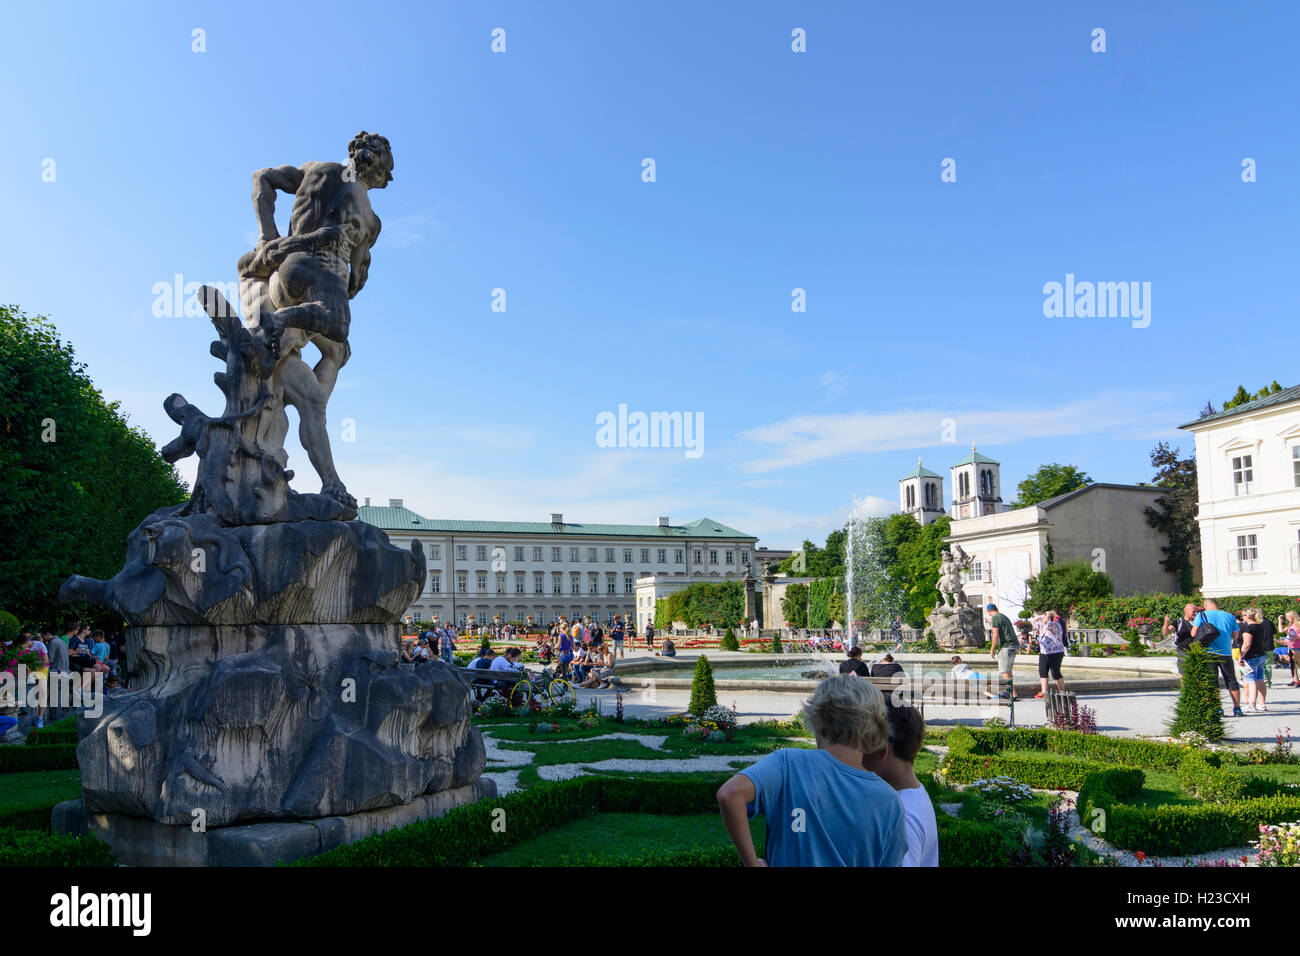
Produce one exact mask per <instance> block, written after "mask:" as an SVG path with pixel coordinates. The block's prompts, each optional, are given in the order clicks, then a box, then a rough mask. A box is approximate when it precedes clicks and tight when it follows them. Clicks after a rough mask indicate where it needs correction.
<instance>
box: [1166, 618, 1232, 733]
mask: <svg viewBox="0 0 1300 956" xmlns="http://www.w3.org/2000/svg"><path fill="white" fill-rule="evenodd" d="M1168 729H1169V735H1170V736H1171V737H1177V736H1178V735H1179V734H1182V733H1186V732H1187V731H1189V730H1194V731H1196V732H1197V733H1199V734H1204V735H1205V737H1206V739H1207V740H1222V739H1223V712H1222V711H1221V710H1220V709H1219V676H1218V672H1217V669H1216V668H1215V667H1214V665H1213V664H1211V662H1210V656H1209V654H1207V653H1206V651H1205V648H1203V647H1201V645H1200V644H1198V643H1196V642H1193V643H1192V646H1191V647H1189V648H1188V649H1187V654H1186V656H1185V657H1184V658H1183V681H1182V686H1181V687H1180V689H1179V691H1178V703H1177V704H1176V705H1175V706H1174V717H1173V720H1172V721H1170V723H1169V728H1168Z"/></svg>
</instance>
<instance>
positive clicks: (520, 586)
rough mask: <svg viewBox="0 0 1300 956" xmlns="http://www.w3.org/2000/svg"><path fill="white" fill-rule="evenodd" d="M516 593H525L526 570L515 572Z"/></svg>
mask: <svg viewBox="0 0 1300 956" xmlns="http://www.w3.org/2000/svg"><path fill="white" fill-rule="evenodd" d="M515 593H516V594H523V593H524V572H522V571H516V572H515Z"/></svg>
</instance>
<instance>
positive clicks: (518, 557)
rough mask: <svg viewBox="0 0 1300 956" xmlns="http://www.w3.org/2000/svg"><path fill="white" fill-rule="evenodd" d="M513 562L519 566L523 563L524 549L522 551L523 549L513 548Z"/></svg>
mask: <svg viewBox="0 0 1300 956" xmlns="http://www.w3.org/2000/svg"><path fill="white" fill-rule="evenodd" d="M515 560H516V561H518V562H519V563H520V564H523V563H524V549H523V548H515Z"/></svg>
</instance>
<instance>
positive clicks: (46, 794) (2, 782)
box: [0, 770, 81, 813]
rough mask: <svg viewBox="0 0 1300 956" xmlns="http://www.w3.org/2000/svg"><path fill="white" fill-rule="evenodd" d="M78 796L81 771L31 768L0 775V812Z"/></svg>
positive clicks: (51, 803)
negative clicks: (26, 770) (29, 770)
mask: <svg viewBox="0 0 1300 956" xmlns="http://www.w3.org/2000/svg"><path fill="white" fill-rule="evenodd" d="M80 796H81V771H80V770H34V771H31V772H28V773H7V774H5V775H4V776H0V813H3V812H5V811H6V810H15V809H19V808H26V807H33V806H42V805H49V806H52V805H54V804H56V803H59V802H61V801H63V800H75V799H77V798H78V797H80Z"/></svg>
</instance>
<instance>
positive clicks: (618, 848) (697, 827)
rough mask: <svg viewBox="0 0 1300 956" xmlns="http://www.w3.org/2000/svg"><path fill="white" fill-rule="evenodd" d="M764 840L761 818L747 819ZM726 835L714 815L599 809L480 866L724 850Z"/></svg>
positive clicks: (623, 861) (617, 862)
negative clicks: (617, 811)
mask: <svg viewBox="0 0 1300 956" xmlns="http://www.w3.org/2000/svg"><path fill="white" fill-rule="evenodd" d="M750 832H751V833H752V834H753V835H754V842H755V845H757V846H759V847H761V846H762V843H763V834H764V823H763V818H762V817H757V818H755V819H754V820H752V821H750ZM730 846H731V839H730V838H729V837H728V836H727V831H726V830H725V829H723V826H722V818H721V817H720V816H719V815H718V814H716V813H705V814H697V815H688V816H661V815H657V814H648V813H641V814H622V813H598V814H596V815H595V816H591V817H585V818H583V819H581V820H578V821H575V822H574V823H571V824H568V825H566V826H562V827H557V828H556V829H554V830H549V831H547V832H546V833H544V834H542V835H541V836H538V837H534V838H533V839H531V840H526V841H524V842H523V843H520V844H519V845H518V846H515V847H511V848H510V849H509V850H505V851H503V852H501V853H497V854H494V855H492V856H490V857H488V858H487V859H485V860H483V861H482V863H483V866H592V865H604V866H621V865H627V864H628V863H630V862H633V861H635V860H637V859H638V858H641V857H644V856H645V855H646V854H647V853H650V852H674V851H683V850H699V849H710V848H714V847H719V848H724V847H730Z"/></svg>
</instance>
